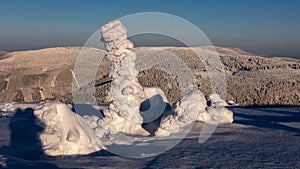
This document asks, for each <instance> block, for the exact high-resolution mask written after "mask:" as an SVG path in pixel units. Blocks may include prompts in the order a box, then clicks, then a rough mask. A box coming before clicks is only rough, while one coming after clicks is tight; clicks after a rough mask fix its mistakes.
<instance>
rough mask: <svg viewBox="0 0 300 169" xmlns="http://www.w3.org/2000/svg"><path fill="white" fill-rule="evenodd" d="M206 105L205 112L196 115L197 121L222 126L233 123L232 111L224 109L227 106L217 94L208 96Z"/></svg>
mask: <svg viewBox="0 0 300 169" xmlns="http://www.w3.org/2000/svg"><path fill="white" fill-rule="evenodd" d="M207 103H208V107H207V108H206V111H204V112H202V113H199V114H198V117H197V121H201V122H208V123H222V124H224V123H232V122H233V113H232V111H230V110H228V109H227V108H225V106H228V104H227V103H226V101H224V100H223V99H222V98H221V97H220V96H219V95H218V94H216V93H213V94H210V95H208V96H207Z"/></svg>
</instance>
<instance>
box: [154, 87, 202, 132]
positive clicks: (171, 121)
mask: <svg viewBox="0 0 300 169" xmlns="http://www.w3.org/2000/svg"><path fill="white" fill-rule="evenodd" d="M205 107H206V100H205V97H204V96H203V94H202V93H201V92H200V91H198V90H195V91H192V92H190V93H188V94H186V95H183V96H182V97H181V98H179V99H178V100H177V101H176V102H175V103H174V104H173V106H172V111H171V114H169V115H167V116H165V117H163V118H162V121H161V123H160V127H159V128H158V129H157V131H156V132H155V135H156V136H169V135H170V134H172V133H178V132H181V131H182V129H183V128H184V127H185V126H187V125H189V124H191V123H193V122H195V121H196V119H197V116H198V113H199V112H204V111H205Z"/></svg>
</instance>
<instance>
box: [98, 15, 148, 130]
mask: <svg viewBox="0 0 300 169" xmlns="http://www.w3.org/2000/svg"><path fill="white" fill-rule="evenodd" d="M101 33H102V38H103V39H102V41H103V42H104V43H105V47H106V49H107V55H106V57H107V58H108V59H109V60H110V61H111V62H112V64H111V67H110V69H109V76H110V77H111V78H112V83H111V87H110V89H109V91H108V96H107V98H106V99H107V101H108V102H111V104H110V105H109V109H106V110H104V115H105V122H107V123H109V124H110V125H111V126H113V127H114V128H115V129H116V130H117V131H119V132H123V133H128V134H134V135H149V132H148V131H146V130H144V129H143V128H142V123H143V118H142V116H141V113H140V111H139V109H140V105H141V103H142V102H143V101H144V100H146V99H147V97H146V94H145V91H144V89H143V87H142V86H141V85H140V84H139V82H138V79H137V74H138V70H137V69H136V67H135V62H134V61H135V59H136V55H135V53H134V52H133V51H131V50H130V49H131V48H133V44H132V43H131V42H130V41H129V40H128V39H127V30H126V28H125V27H124V26H123V25H122V23H121V22H120V21H118V20H116V21H111V22H109V23H107V24H106V25H104V26H103V27H101Z"/></svg>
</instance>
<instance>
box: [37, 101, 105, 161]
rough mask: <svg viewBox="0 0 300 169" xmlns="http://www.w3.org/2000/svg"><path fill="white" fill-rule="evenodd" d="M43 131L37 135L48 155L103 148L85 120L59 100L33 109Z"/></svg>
mask: <svg viewBox="0 0 300 169" xmlns="http://www.w3.org/2000/svg"><path fill="white" fill-rule="evenodd" d="M34 114H35V116H36V117H37V118H38V119H39V120H40V122H41V123H42V124H40V125H41V126H43V127H44V131H43V132H42V133H40V135H39V137H40V140H41V144H42V147H43V150H44V152H45V154H47V155H50V156H59V155H74V154H88V153H92V152H95V151H99V150H101V149H103V148H104V146H103V145H101V143H99V142H96V140H97V139H94V138H95V136H94V134H93V132H91V131H90V129H89V128H88V127H84V128H83V126H86V125H87V123H86V122H85V120H84V119H83V118H82V117H81V116H79V115H77V114H76V113H74V112H72V110H71V109H70V108H69V107H68V106H67V105H66V104H63V103H60V102H48V103H44V104H42V106H41V107H40V108H39V109H37V110H35V111H34Z"/></svg>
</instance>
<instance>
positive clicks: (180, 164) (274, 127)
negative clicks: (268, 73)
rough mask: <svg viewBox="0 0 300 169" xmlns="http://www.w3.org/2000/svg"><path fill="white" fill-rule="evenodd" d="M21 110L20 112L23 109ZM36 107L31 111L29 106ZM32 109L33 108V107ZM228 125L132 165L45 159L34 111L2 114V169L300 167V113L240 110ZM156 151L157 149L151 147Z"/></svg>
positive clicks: (104, 159)
mask: <svg viewBox="0 0 300 169" xmlns="http://www.w3.org/2000/svg"><path fill="white" fill-rule="evenodd" d="M27 106H28V104H27V105H24V107H27ZM32 106H34V105H32ZM33 108H36V107H33ZM230 109H231V110H232V111H233V112H234V122H233V123H232V124H223V125H219V126H218V128H217V130H216V131H215V132H214V134H213V135H212V136H211V137H210V138H209V140H208V141H207V142H205V143H203V144H199V133H200V131H201V128H202V127H203V123H200V122H196V123H195V125H194V127H193V129H192V131H191V132H190V133H189V134H188V136H187V137H186V138H185V139H183V140H182V141H181V142H180V143H179V144H178V145H176V146H175V147H174V148H172V149H170V150H168V151H166V152H164V153H163V154H160V155H158V156H154V157H148V158H141V159H131V158H125V157H121V156H117V155H113V154H111V153H110V152H108V151H106V150H100V151H99V152H96V153H92V154H89V155H78V156H63V157H47V156H45V155H42V153H41V145H40V143H39V141H38V140H37V139H36V138H37V136H36V134H37V133H38V132H41V131H42V130H43V128H41V127H39V126H38V125H36V123H35V121H34V120H36V119H35V116H34V114H33V109H30V108H27V109H19V110H18V111H15V112H11V113H9V112H5V113H3V112H2V113H0V133H1V134H0V135H1V137H0V168H22V169H23V168H31V169H32V168H195V167H200V168H202V167H203V168H221V167H222V168H297V167H299V166H300V153H299V152H300V107H277V108H240V107H231V108H230ZM153 148H155V147H153Z"/></svg>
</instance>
